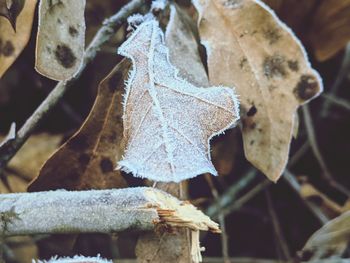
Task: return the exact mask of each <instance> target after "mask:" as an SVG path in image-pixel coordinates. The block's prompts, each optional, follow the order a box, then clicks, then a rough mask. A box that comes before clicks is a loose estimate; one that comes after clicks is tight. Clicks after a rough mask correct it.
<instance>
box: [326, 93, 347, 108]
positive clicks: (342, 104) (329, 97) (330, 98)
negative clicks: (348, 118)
mask: <svg viewBox="0 0 350 263" xmlns="http://www.w3.org/2000/svg"><path fill="white" fill-rule="evenodd" d="M321 97H322V98H325V99H326V101H328V102H330V103H332V104H334V105H337V106H339V107H341V108H343V109H345V110H348V111H350V102H348V101H347V100H344V99H342V98H338V97H336V96H334V95H331V94H327V93H323V94H322V95H321Z"/></svg>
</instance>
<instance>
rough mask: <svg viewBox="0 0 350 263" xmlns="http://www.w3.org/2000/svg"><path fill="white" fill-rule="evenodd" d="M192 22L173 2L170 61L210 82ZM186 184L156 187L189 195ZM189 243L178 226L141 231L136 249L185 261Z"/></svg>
mask: <svg viewBox="0 0 350 263" xmlns="http://www.w3.org/2000/svg"><path fill="white" fill-rule="evenodd" d="M153 3H154V2H153ZM191 23H194V21H191V20H190V19H189V17H187V16H186V14H185V13H184V11H183V10H182V9H181V8H179V7H178V6H176V5H171V6H170V18H169V22H168V25H167V27H166V32H165V43H166V45H167V47H168V48H169V56H170V61H171V63H172V64H173V65H174V66H175V67H176V68H177V69H178V70H179V75H180V76H181V77H183V78H185V79H187V80H189V81H191V82H192V83H195V84H196V85H201V86H208V84H209V83H208V78H207V74H206V72H205V70H204V66H203V64H202V62H201V60H200V57H199V53H198V43H197V41H196V39H195V37H194V35H193V33H192V30H191ZM184 184H185V182H182V183H179V184H177V183H157V186H156V187H157V188H158V189H161V190H164V191H166V192H168V193H171V194H172V195H173V196H176V197H178V198H180V199H183V198H184V196H186V190H185V187H184ZM150 185H152V183H151V184H150ZM190 247H191V235H190V230H188V229H181V228H179V229H175V230H174V231H173V232H171V233H164V234H163V235H161V236H160V235H159V234H158V233H147V234H144V235H141V236H140V237H139V238H138V240H137V245H136V249H135V253H136V256H137V260H138V262H140V263H146V262H150V261H151V262H153V263H163V262H169V263H172V262H183V263H185V262H191V253H190V252H191V251H190V249H189V248H190ZM159 248H161V249H159Z"/></svg>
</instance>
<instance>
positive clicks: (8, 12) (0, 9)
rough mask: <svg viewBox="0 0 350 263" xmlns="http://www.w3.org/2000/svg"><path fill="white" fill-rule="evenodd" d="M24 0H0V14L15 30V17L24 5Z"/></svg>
mask: <svg viewBox="0 0 350 263" xmlns="http://www.w3.org/2000/svg"><path fill="white" fill-rule="evenodd" d="M24 2H25V0H0V16H3V17H5V18H7V19H8V20H9V22H10V23H11V26H12V28H13V30H14V31H16V22H17V17H18V15H19V14H20V13H21V11H22V10H23V7H24Z"/></svg>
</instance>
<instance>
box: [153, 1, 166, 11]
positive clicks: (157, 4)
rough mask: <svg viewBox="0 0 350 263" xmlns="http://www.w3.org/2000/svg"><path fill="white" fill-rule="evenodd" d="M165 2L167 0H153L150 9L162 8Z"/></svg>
mask: <svg viewBox="0 0 350 263" xmlns="http://www.w3.org/2000/svg"><path fill="white" fill-rule="evenodd" d="M166 4H167V0H154V1H153V2H152V5H151V10H154V9H160V10H163V9H164V8H165V6H166Z"/></svg>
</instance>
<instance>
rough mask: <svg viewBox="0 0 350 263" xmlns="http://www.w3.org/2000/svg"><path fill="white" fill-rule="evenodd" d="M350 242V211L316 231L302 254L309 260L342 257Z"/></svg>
mask: <svg viewBox="0 0 350 263" xmlns="http://www.w3.org/2000/svg"><path fill="white" fill-rule="evenodd" d="M349 240H350V211H348V212H345V213H344V214H342V215H341V216H339V217H337V218H335V219H333V220H332V221H330V222H328V223H327V224H326V225H325V226H323V227H322V228H321V229H319V230H318V231H316V232H315V233H314V234H313V235H312V236H311V237H310V239H309V240H308V241H307V243H306V245H305V246H304V248H303V250H302V253H303V254H304V255H309V258H308V260H318V259H323V258H330V257H334V256H338V257H340V256H341V255H342V254H343V253H344V251H345V249H346V248H347V245H348V242H349Z"/></svg>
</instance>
